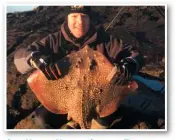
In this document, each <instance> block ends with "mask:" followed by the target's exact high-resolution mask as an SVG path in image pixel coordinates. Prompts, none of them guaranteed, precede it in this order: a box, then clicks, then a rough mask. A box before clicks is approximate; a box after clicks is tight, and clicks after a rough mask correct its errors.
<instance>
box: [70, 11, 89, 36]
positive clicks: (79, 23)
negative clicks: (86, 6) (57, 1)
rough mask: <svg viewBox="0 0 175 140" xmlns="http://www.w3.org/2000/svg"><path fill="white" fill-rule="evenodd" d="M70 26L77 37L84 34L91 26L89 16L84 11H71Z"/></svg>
mask: <svg viewBox="0 0 175 140" xmlns="http://www.w3.org/2000/svg"><path fill="white" fill-rule="evenodd" d="M68 27H69V29H70V31H71V33H72V34H73V35H74V36H75V37H76V38H81V37H82V36H84V35H85V34H86V33H87V32H88V30H89V27H90V19H89V16H88V15H86V14H83V13H71V14H69V15H68Z"/></svg>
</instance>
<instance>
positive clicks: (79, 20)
mask: <svg viewBox="0 0 175 140" xmlns="http://www.w3.org/2000/svg"><path fill="white" fill-rule="evenodd" d="M77 21H78V23H79V24H82V23H83V17H82V16H81V15H80V16H78V19H77Z"/></svg>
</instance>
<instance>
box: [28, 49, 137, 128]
mask: <svg viewBox="0 0 175 140" xmlns="http://www.w3.org/2000/svg"><path fill="white" fill-rule="evenodd" d="M56 64H57V65H58V67H59V68H60V71H61V73H62V76H61V78H60V79H58V80H54V81H50V80H47V79H46V78H45V76H44V75H43V73H42V72H41V71H39V70H37V71H35V72H34V73H33V74H32V75H31V76H30V77H29V78H28V80H27V81H28V84H29V86H30V87H31V89H32V91H33V92H34V93H35V95H36V96H37V98H38V99H39V100H40V102H41V103H42V104H43V105H44V106H45V107H46V108H47V109H48V110H50V111H51V112H54V113H57V114H67V113H68V119H72V120H74V121H75V122H77V123H78V124H79V125H80V127H81V128H86V129H88V128H90V127H91V121H92V119H93V118H96V117H97V116H100V117H104V116H107V115H109V114H110V113H113V112H114V111H116V109H117V108H118V106H119V103H120V100H122V98H123V97H124V96H125V95H127V94H128V92H131V91H133V90H135V87H136V86H135V83H134V84H133V83H132V84H131V85H130V88H128V85H126V86H120V87H118V86H112V85H111V84H110V83H109V81H108V80H107V76H108V74H109V73H110V72H111V70H112V69H113V67H114V66H113V65H112V64H111V63H110V62H109V61H108V60H107V58H106V57H105V56H104V55H103V54H101V53H100V52H98V51H94V50H93V49H91V48H89V47H88V46H86V47H84V48H83V49H81V50H80V51H78V52H74V53H71V54H70V55H67V56H66V57H65V58H63V59H62V60H60V61H58V62H57V63H56Z"/></svg>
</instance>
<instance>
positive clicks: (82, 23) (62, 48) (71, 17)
mask: <svg viewBox="0 0 175 140" xmlns="http://www.w3.org/2000/svg"><path fill="white" fill-rule="evenodd" d="M92 15H93V11H92V10H91V7H89V6H71V7H70V10H69V13H68V16H67V19H66V21H65V22H64V23H63V24H62V26H61V30H60V31H58V32H56V33H54V34H50V35H48V36H47V37H45V38H43V39H42V40H41V41H37V42H33V43H32V44H31V45H29V46H28V47H27V48H22V49H20V50H18V51H17V52H16V53H15V60H14V62H15V65H16V67H17V69H18V70H19V71H20V72H21V73H23V74H24V73H27V72H29V71H31V70H32V69H34V68H36V69H40V70H41V71H42V72H43V73H44V75H45V76H46V77H47V79H48V80H56V79H58V78H59V77H60V75H61V73H60V71H59V68H57V67H56V66H55V65H54V62H55V61H58V60H60V59H61V58H63V57H65V56H66V55H68V54H70V53H72V52H74V51H79V50H80V49H82V48H83V47H85V46H86V45H88V46H89V47H90V48H92V49H94V50H97V51H99V52H101V53H102V54H104V55H105V56H106V57H107V58H108V59H109V61H110V62H111V63H115V64H116V65H118V67H119V68H120V71H121V75H120V76H119V77H113V79H112V83H113V84H118V85H122V84H125V83H126V82H128V80H130V78H131V76H132V75H133V74H135V73H137V72H138V71H139V70H140V69H141V68H142V66H143V57H142V55H141V54H140V52H139V51H138V50H137V49H136V48H134V47H133V46H131V45H127V46H126V45H123V43H122V40H121V39H119V38H115V37H113V36H111V35H109V34H107V33H106V32H105V31H104V29H103V28H98V29H96V28H94V27H93V25H92V22H91V16H92ZM39 109H40V108H38V110H39ZM41 109H44V108H43V107H42V108H41ZM45 110H46V109H45ZM42 112H43V111H42ZM49 113H50V112H49V111H45V114H46V116H48V117H49V115H48V114H49ZM50 114H51V113H50ZM43 115H44V114H42V116H43ZM110 116H112V114H111V115H110ZM110 116H109V117H108V116H106V117H105V119H103V118H98V120H97V123H98V126H99V127H101V128H108V126H110V124H111V123H112V121H113V120H111V119H110ZM36 117H38V116H36ZM44 118H45V117H43V119H44ZM40 119H41V117H40ZM58 119H59V116H58ZM50 120H51V119H50ZM40 122H41V121H40ZM42 122H45V123H47V122H46V120H43V121H42ZM104 124H105V126H104ZM103 126H104V127H103ZM63 128H77V124H76V123H70V122H69V123H68V124H66V126H64V127H63Z"/></svg>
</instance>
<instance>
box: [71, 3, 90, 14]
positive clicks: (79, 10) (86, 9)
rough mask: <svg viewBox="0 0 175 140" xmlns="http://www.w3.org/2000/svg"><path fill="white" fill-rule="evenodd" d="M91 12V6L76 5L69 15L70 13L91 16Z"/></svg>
mask: <svg viewBox="0 0 175 140" xmlns="http://www.w3.org/2000/svg"><path fill="white" fill-rule="evenodd" d="M90 12H91V7H90V6H80V5H76V6H70V9H69V12H68V14H70V13H83V14H87V15H89V16H90Z"/></svg>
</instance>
